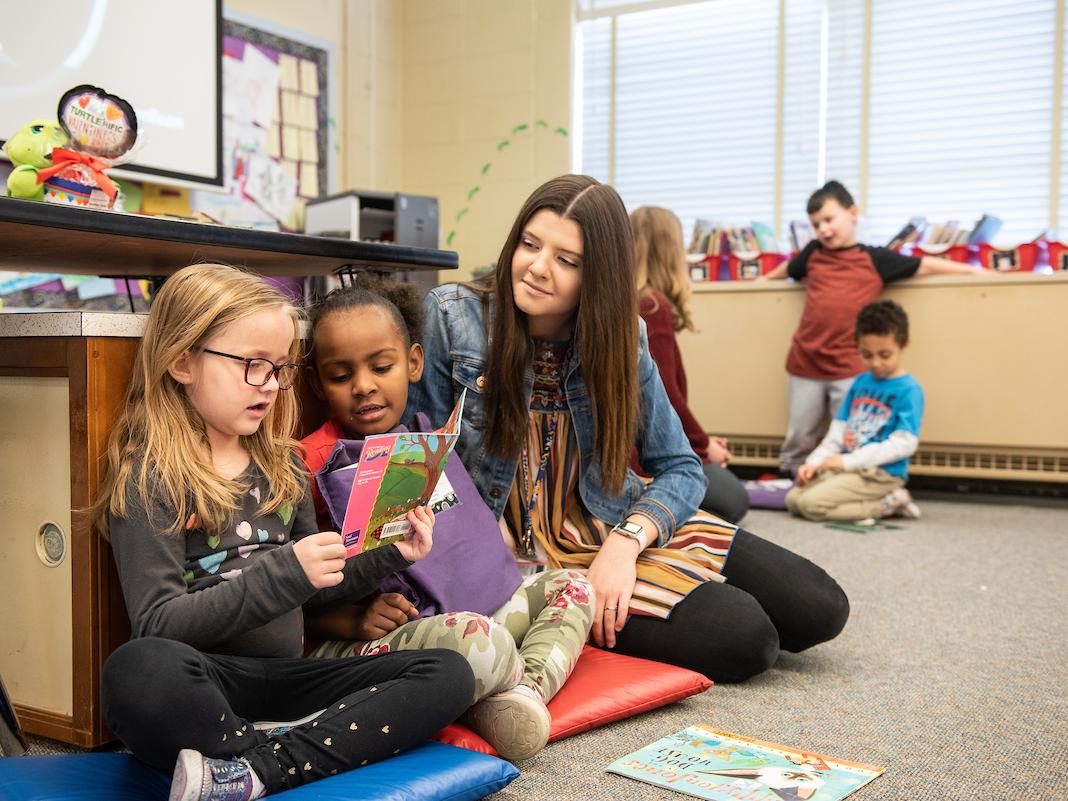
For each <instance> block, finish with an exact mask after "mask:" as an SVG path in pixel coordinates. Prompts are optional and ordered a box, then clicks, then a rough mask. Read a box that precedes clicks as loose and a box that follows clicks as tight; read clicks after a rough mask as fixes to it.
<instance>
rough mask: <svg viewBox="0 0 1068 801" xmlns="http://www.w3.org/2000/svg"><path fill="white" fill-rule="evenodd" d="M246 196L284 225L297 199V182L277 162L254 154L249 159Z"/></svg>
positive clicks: (259, 154)
mask: <svg viewBox="0 0 1068 801" xmlns="http://www.w3.org/2000/svg"><path fill="white" fill-rule="evenodd" d="M245 194H246V195H248V197H250V198H252V199H253V200H255V201H256V202H257V203H258V204H259V205H260V208H262V209H263V210H264V211H266V212H267V213H268V214H270V215H271V216H272V217H274V218H275V219H277V220H278V221H279V222H282V223H284V222H285V221H286V220H288V219H289V216H290V213H291V212H292V209H293V201H294V200H296V197H297V182H296V181H295V180H293V177H292V176H290V175H289V174H288V173H287V172H286V170H285V169H283V167H282V166H281V165H280V164H278V163H277V162H275V161H273V160H272V159H269V158H267V156H265V155H262V154H261V153H253V154H252V155H250V156H249V159H248V174H247V175H246V178H245Z"/></svg>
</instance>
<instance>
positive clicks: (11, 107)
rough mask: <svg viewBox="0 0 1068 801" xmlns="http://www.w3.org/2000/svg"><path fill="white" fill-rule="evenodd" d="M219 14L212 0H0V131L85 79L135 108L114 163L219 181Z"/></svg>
mask: <svg viewBox="0 0 1068 801" xmlns="http://www.w3.org/2000/svg"><path fill="white" fill-rule="evenodd" d="M219 14H220V7H219V0H181V2H168V1H167V0H50V1H49V2H47V3H45V4H43V5H38V4H36V3H33V2H26V0H0V20H2V23H0V140H2V139H7V138H8V137H10V136H12V135H13V134H14V133H15V132H16V131H18V130H19V129H20V128H21V127H22V126H23V125H25V124H26V123H28V122H30V121H31V120H36V119H45V120H55V119H56V106H57V104H58V103H59V98H60V96H61V95H62V94H63V93H64V92H65V91H66V90H67V89H70V88H72V87H74V86H77V85H79V84H90V85H92V86H99V87H101V88H102V89H104V90H105V91H106V92H108V93H109V94H113V95H118V96H119V97H121V98H123V99H124V100H126V101H128V102H129V103H130V105H132V106H133V107H134V110H135V111H136V112H137V123H138V130H139V133H140V139H141V144H140V145H138V148H137V150H136V152H135V153H134V154H133V156H134V159H133V161H132V162H131V163H130V164H124V165H123V166H122V169H124V170H131V171H137V172H144V173H148V175H146V178H147V177H149V176H151V180H153V181H154V182H158V183H167V179H168V178H175V179H179V180H184V181H193V182H196V183H201V184H214V185H219V184H221V182H222V181H221V176H220V175H219V172H220V170H219V167H218V164H219V106H218V91H219V90H218V86H219V68H220V53H219V49H218V48H219V44H218V43H219V31H218V26H219V25H221V20H220V18H219ZM0 155H2V154H0Z"/></svg>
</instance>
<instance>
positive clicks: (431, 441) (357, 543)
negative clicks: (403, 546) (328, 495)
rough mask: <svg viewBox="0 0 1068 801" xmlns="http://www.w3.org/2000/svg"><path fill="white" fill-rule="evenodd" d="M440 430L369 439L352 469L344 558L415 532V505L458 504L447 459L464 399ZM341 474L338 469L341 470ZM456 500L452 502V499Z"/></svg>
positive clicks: (457, 434) (444, 506)
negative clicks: (410, 515)
mask: <svg viewBox="0 0 1068 801" xmlns="http://www.w3.org/2000/svg"><path fill="white" fill-rule="evenodd" d="M466 397H467V390H464V392H463V393H462V394H461V395H460V399H459V400H458V401H457V402H456V406H455V407H454V408H453V410H452V414H451V415H449V419H448V421H447V422H446V423H445V425H443V426H442V427H441V428H439V429H437V430H436V431H425V432H424V431H410V432H406V433H397V434H378V435H375V436H371V437H368V438H367V439H366V440H365V441H364V444H363V450H362V451H361V452H360V460H359V461H358V462H357V463H356V464H355V465H352V466H351V467H347V468H342V469H343V470H352V471H353V481H352V492H351V493H350V494H349V502H348V505H347V506H346V507H345V522H344V523H343V524H342V526H341V538H342V542H343V544H344V545H345V556H346V558H348V557H352V556H356V555H357V554H359V553H363V552H364V551H370V550H372V549H374V548H380V547H382V546H383V545H389V544H390V543H392V542H396V541H397V540H399V539H401V538H403V537H404V535H406V534H407V533H408V532H409V531H410V530H411V525H410V524H409V523H408V521H407V519H406V515H407V514H408V512H409V511H411V510H412V509H414V508H416V507H417V506H430V507H431V508H433V509H435V511H443V510H444V509H447V508H448V507H449V506H450V505H454V503H455V493H454V492H453V490H452V486H451V485H450V484H449V480H448V479H447V478H446V477H445V463H446V461H447V460H448V458H449V454H451V453H452V449H453V448H454V447H455V446H456V440H457V439H459V437H460V419H461V417H462V416H463V409H464V398H466ZM339 472H340V471H339ZM450 497H451V498H452V499H453V503H452V504H450V503H449V498H450Z"/></svg>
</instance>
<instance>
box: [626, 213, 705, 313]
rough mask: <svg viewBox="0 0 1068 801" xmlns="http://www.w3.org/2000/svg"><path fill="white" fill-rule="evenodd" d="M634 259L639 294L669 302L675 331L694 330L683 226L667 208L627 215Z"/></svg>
mask: <svg viewBox="0 0 1068 801" xmlns="http://www.w3.org/2000/svg"><path fill="white" fill-rule="evenodd" d="M630 227H631V231H632V232H633V234H634V251H635V258H636V260H637V286H638V292H639V293H640V292H642V291H644V290H645V289H646V288H649V289H655V290H656V291H657V292H659V293H660V294H662V295H663V296H664V297H666V298H667V299H668V301H669V302H670V303H671V316H672V318H673V319H674V321H675V330H676V331H681V330H682V329H684V328H688V329H690V330H691V331H693V330H694V329H693V318H692V317H691V316H690V278H689V276H688V275H687V274H686V247H685V245H683V244H682V223H680V222H679V218H678V217H676V216H675V215H674V214H673V213H672V212H670V211H669V210H667V209H662V208H660V207H658V206H641V207H640V208H637V209H635V210H634V211H632V212H631V213H630Z"/></svg>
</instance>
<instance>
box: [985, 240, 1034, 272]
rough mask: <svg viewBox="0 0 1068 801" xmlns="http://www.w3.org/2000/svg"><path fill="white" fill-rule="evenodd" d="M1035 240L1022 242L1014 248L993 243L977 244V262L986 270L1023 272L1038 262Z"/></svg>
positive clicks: (1031, 268) (1032, 267)
mask: <svg viewBox="0 0 1068 801" xmlns="http://www.w3.org/2000/svg"><path fill="white" fill-rule="evenodd" d="M1038 253H1039V246H1038V243H1037V242H1024V243H1022V244H1020V245H1017V246H1016V247H1014V248H996V247H994V246H993V245H988V244H982V245H980V246H979V263H980V264H982V265H983V266H984V267H986V268H987V269H988V270H997V271H998V272H1003V273H1007V272H1024V271H1027V270H1033V269H1035V264H1037V263H1038Z"/></svg>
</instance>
